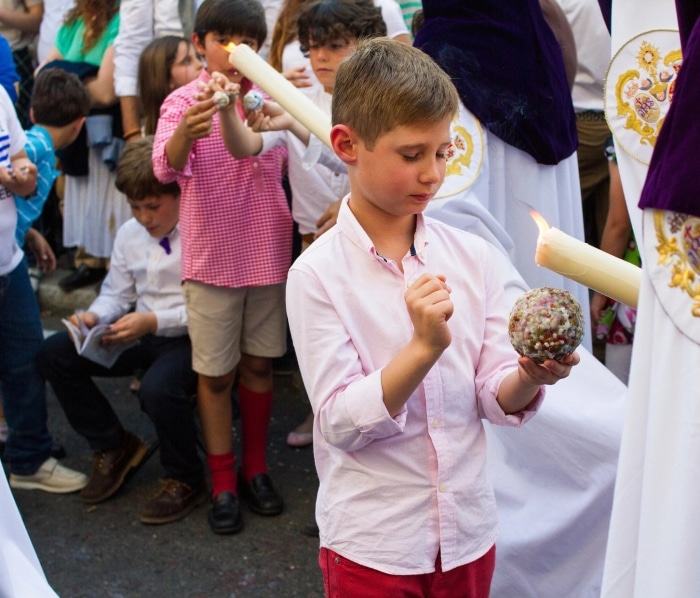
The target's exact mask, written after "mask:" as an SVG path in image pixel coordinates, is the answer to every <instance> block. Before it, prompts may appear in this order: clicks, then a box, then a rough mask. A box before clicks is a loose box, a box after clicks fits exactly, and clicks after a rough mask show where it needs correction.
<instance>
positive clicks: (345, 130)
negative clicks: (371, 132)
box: [331, 125, 358, 164]
mask: <svg viewBox="0 0 700 598" xmlns="http://www.w3.org/2000/svg"><path fill="white" fill-rule="evenodd" d="M357 142H358V139H357V135H355V133H354V131H353V130H352V129H351V128H350V127H348V126H347V125H335V126H334V127H333V128H332V129H331V146H332V147H333V151H334V152H335V153H336V155H337V156H338V158H340V159H341V160H342V161H343V162H345V163H346V164H354V163H355V160H356V159H357Z"/></svg>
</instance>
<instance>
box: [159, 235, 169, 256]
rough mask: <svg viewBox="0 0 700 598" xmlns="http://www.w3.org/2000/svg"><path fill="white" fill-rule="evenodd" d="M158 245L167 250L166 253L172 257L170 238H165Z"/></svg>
mask: <svg viewBox="0 0 700 598" xmlns="http://www.w3.org/2000/svg"><path fill="white" fill-rule="evenodd" d="M158 245H160V246H161V247H162V248H163V249H165V253H167V254H168V255H170V251H171V249H170V241H169V240H168V237H163V238H162V239H161V240H160V241H158Z"/></svg>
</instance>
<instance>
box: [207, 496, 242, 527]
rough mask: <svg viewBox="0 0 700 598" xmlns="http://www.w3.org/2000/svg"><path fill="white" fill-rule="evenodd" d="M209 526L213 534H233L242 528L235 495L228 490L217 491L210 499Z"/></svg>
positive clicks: (239, 508)
mask: <svg viewBox="0 0 700 598" xmlns="http://www.w3.org/2000/svg"><path fill="white" fill-rule="evenodd" d="M209 527H211V531H213V532H214V533H215V534H235V533H238V532H240V531H241V530H242V529H243V519H242V518H241V507H240V505H239V504H238V497H237V496H234V495H233V494H231V493H230V492H219V494H217V495H216V496H214V497H213V498H212V499H211V505H210V507H209Z"/></svg>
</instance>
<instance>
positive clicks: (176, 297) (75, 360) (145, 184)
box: [39, 137, 206, 524]
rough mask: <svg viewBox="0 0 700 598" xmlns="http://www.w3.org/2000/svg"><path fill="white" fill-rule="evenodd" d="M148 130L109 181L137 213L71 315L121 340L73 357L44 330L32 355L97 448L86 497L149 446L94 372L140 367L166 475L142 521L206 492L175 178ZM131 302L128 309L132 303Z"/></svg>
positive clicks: (100, 491) (67, 343) (106, 493)
mask: <svg viewBox="0 0 700 598" xmlns="http://www.w3.org/2000/svg"><path fill="white" fill-rule="evenodd" d="M152 149H153V140H152V138H150V137H147V138H144V139H141V140H139V141H135V142H133V143H130V144H129V145H128V146H127V148H126V149H125V150H124V154H123V155H122V158H121V160H120V162H119V166H118V169H117V178H116V185H117V187H118V189H119V190H120V191H121V192H122V193H124V194H125V195H126V197H127V199H128V202H129V205H130V206H131V211H132V213H133V215H134V218H133V219H131V220H129V221H127V222H126V223H124V225H122V226H121V228H120V229H119V231H118V233H117V236H116V239H115V243H114V250H113V251H112V258H111V267H110V270H109V273H108V274H107V277H106V278H105V281H104V283H103V285H102V288H101V290H100V294H99V296H98V297H97V299H95V301H94V302H93V303H92V305H91V306H90V307H89V309H88V310H87V311H86V312H83V313H80V314H76V315H73V316H72V317H71V320H72V321H73V323H74V324H76V325H78V324H79V322H78V319H80V320H82V322H83V323H84V324H85V325H86V326H87V327H88V328H91V327H92V326H95V325H96V324H98V323H99V322H107V323H110V322H111V323H112V324H111V326H110V331H109V333H108V334H107V335H106V336H105V337H103V340H102V342H105V343H108V344H120V343H121V344H127V343H133V341H137V340H138V341H139V342H138V344H136V345H135V346H133V347H130V348H128V349H126V350H125V351H124V352H123V353H121V355H120V356H119V358H118V359H117V361H116V363H115V364H114V365H113V366H112V367H111V368H105V367H103V366H101V365H98V364H96V363H94V362H92V361H90V360H88V359H85V358H84V357H81V356H80V355H78V354H77V353H76V351H75V348H74V346H73V342H72V340H71V339H70V337H69V335H68V333H66V332H62V333H58V334H56V335H54V336H51V337H49V338H48V339H47V340H46V341H45V343H44V345H43V346H42V349H41V351H40V353H39V368H40V371H41V373H42V375H43V376H44V377H45V378H46V380H48V382H49V383H50V384H51V386H52V387H53V389H54V392H55V393H56V396H57V397H58V400H59V402H60V403H61V406H62V407H63V409H64V411H65V413H66V416H67V418H68V421H69V422H70V424H71V425H72V426H73V428H75V430H76V431H77V432H78V433H79V434H82V435H83V436H84V437H85V438H86V439H87V441H88V443H89V444H90V447H91V448H92V449H93V450H94V451H95V455H94V462H93V467H92V471H91V473H90V479H89V482H88V484H87V486H86V487H85V488H84V489H83V490H82V492H81V496H82V498H83V500H84V501H85V502H87V503H91V504H94V503H99V502H102V501H104V500H106V499H108V498H109V497H111V496H112V495H113V494H114V493H115V492H117V491H118V490H119V488H120V487H121V486H122V484H123V483H124V480H125V478H126V476H127V474H129V473H130V472H131V471H132V470H135V469H137V468H138V467H139V466H140V465H142V463H143V462H144V461H145V459H146V458H147V453H148V446H147V445H146V443H145V442H143V441H142V440H141V439H139V438H138V437H136V436H135V435H134V434H133V433H131V432H129V431H127V430H125V429H124V427H123V426H122V424H121V423H120V421H119V419H118V417H117V415H116V413H115V412H114V410H113V408H112V406H111V405H110V403H109V401H108V400H107V398H106V397H105V396H104V395H103V394H102V393H101V392H100V390H99V389H98V387H97V386H96V385H95V382H94V381H93V379H92V378H93V377H117V376H130V375H132V374H133V372H134V370H135V369H136V368H141V369H143V370H145V374H144V376H143V379H142V381H141V388H140V390H139V397H140V399H141V406H142V408H143V410H144V411H145V412H146V413H147V414H148V415H149V417H150V418H151V420H152V421H153V425H154V426H155V429H156V433H157V435H158V439H159V441H160V454H161V463H162V465H163V468H164V469H165V472H166V478H165V480H163V482H162V483H161V486H160V489H159V491H158V492H156V493H155V494H154V495H153V497H152V498H151V499H150V500H149V502H148V503H147V504H146V505H145V507H144V509H143V511H142V513H141V517H140V521H141V522H142V523H152V524H157V523H168V522H170V521H175V520H177V519H181V518H183V517H185V516H186V515H188V514H189V513H190V512H191V511H192V510H193V509H194V507H195V506H197V505H198V504H199V503H201V502H202V501H203V500H205V499H206V485H205V477H204V468H203V465H202V463H201V460H200V459H199V456H198V455H197V444H196V441H197V434H196V427H195V421H194V398H193V397H194V393H195V391H196V386H197V377H196V375H195V374H194V372H192V369H191V361H192V350H191V345H190V339H189V337H188V335H187V314H186V311H185V301H184V298H183V295H182V289H181V286H180V233H179V230H178V210H179V207H180V188H179V187H178V185H177V183H169V184H162V183H160V182H159V181H158V180H157V179H156V178H155V176H154V175H153V168H152V166H151V152H152ZM132 309H133V311H132Z"/></svg>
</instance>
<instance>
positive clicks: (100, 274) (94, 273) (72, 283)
mask: <svg viewBox="0 0 700 598" xmlns="http://www.w3.org/2000/svg"><path fill="white" fill-rule="evenodd" d="M106 274H107V270H105V269H104V268H88V267H87V266H86V265H85V264H80V266H78V268H77V269H76V270H75V271H74V272H71V273H70V274H69V275H68V276H64V277H63V278H61V280H59V281H58V286H59V287H61V288H62V289H63V290H64V291H65V292H66V293H70V292H71V291H74V290H75V289H80V288H82V287H86V286H88V285H91V284H95V283H97V282H100V281H101V280H102V279H103V278H104V277H105V275H106Z"/></svg>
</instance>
